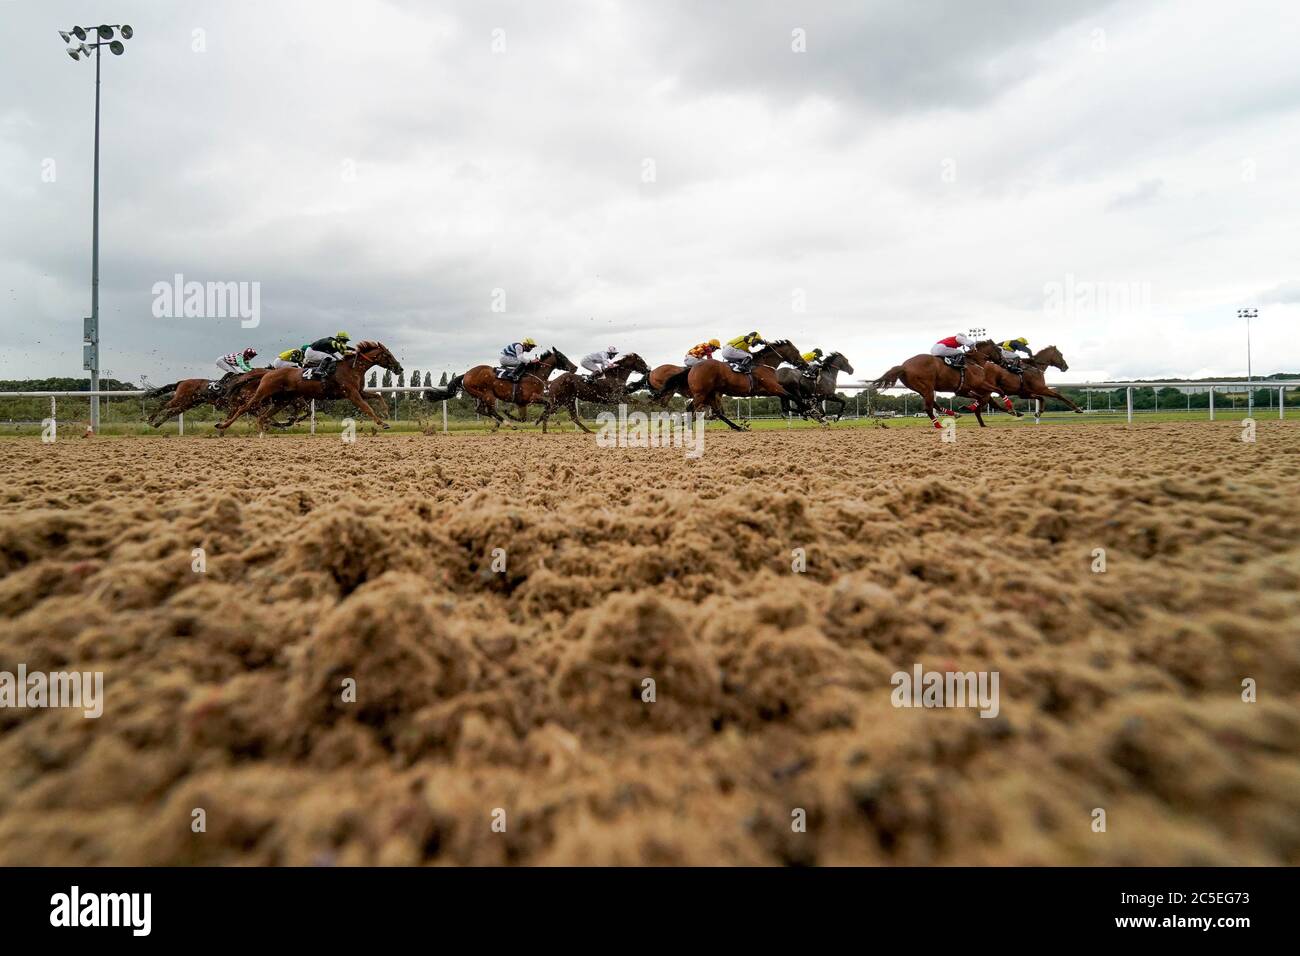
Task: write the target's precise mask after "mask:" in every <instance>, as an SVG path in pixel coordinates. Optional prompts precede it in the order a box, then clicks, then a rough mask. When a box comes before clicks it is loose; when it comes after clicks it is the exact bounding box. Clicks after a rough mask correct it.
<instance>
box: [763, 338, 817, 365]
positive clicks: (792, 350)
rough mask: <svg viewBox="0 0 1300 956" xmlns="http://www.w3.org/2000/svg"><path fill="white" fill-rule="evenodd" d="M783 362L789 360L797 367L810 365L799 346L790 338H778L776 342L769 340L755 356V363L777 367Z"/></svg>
mask: <svg viewBox="0 0 1300 956" xmlns="http://www.w3.org/2000/svg"><path fill="white" fill-rule="evenodd" d="M781 362H789V363H790V364H791V365H793V366H794V367H795V368H807V367H808V363H807V362H805V361H804V357H803V355H801V354H800V352H799V348H798V346H796V345H795V344H794V343H793V342H791V341H790V340H789V339H777V340H776V341H775V342H767V343H765V344H764V345H763V348H762V349H760V350H759V352H758V353H757V354H756V355H755V356H754V364H756V365H768V364H771V365H772V366H773V367H775V366H776V365H779V364H780V363H781Z"/></svg>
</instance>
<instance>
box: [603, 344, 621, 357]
mask: <svg viewBox="0 0 1300 956" xmlns="http://www.w3.org/2000/svg"><path fill="white" fill-rule="evenodd" d="M605 352H606V354H608V355H617V354H618V346H615V345H609V346H606V348H605Z"/></svg>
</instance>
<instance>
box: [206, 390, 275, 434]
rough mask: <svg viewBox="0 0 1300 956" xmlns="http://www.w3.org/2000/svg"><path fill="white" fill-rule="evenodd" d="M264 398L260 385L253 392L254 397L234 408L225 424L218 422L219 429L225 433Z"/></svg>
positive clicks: (251, 396) (249, 397)
mask: <svg viewBox="0 0 1300 956" xmlns="http://www.w3.org/2000/svg"><path fill="white" fill-rule="evenodd" d="M262 397H265V396H262V386H261V385H258V387H257V388H255V389H254V390H253V394H252V395H250V396H248V398H246V399H244V401H243V402H241V403H240V404H239V405H235V406H233V408H234V410H233V411H232V412H231V413H230V415H229V417H228V418H227V419H226V420H225V421H224V422H217V428H218V429H219V430H221V431H225V430H226V429H227V428H229V427H230V426H231V425H233V424H235V422H236V421H238V420H239V419H240V417H241V416H243V415H244V413H246V412H247V411H248V410H249V409H250V408H252V407H253V406H254V405H256V404H257V403H258V401H259V400H260V398H262Z"/></svg>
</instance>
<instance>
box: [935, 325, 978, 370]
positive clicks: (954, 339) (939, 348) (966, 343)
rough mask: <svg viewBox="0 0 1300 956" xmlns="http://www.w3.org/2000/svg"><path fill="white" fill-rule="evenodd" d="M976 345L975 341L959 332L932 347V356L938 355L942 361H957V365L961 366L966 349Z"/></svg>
mask: <svg viewBox="0 0 1300 956" xmlns="http://www.w3.org/2000/svg"><path fill="white" fill-rule="evenodd" d="M974 344H975V340H974V339H972V338H970V337H968V336H965V335H962V334H961V333H960V332H958V333H957V334H956V335H950V336H948V337H947V338H946V339H940V340H939V341H938V342H935V343H934V344H933V345H931V346H930V354H931V355H937V356H939V358H941V359H950V358H952V359H956V360H957V364H961V362H962V359H963V358H964V356H965V355H966V349H968V348H969V347H970V346H972V345H974Z"/></svg>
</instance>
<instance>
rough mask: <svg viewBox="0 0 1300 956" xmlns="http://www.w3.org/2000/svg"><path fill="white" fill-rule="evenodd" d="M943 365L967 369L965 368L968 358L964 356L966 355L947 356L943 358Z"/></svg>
mask: <svg viewBox="0 0 1300 956" xmlns="http://www.w3.org/2000/svg"><path fill="white" fill-rule="evenodd" d="M943 364H944V365H948V366H951V367H952V368H965V367H966V356H964V355H945V356H944V357H943Z"/></svg>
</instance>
